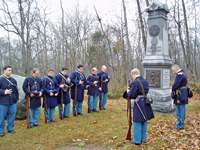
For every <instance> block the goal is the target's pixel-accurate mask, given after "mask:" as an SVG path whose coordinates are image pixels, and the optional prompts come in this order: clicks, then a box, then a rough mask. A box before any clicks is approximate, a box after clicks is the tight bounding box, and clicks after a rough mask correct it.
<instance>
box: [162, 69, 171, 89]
mask: <svg viewBox="0 0 200 150" xmlns="http://www.w3.org/2000/svg"><path fill="white" fill-rule="evenodd" d="M169 87H170V69H163V88H164V89H167V88H169Z"/></svg>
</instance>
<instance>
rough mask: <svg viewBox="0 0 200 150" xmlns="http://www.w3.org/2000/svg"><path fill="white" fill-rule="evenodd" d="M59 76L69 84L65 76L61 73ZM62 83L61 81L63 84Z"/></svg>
mask: <svg viewBox="0 0 200 150" xmlns="http://www.w3.org/2000/svg"><path fill="white" fill-rule="evenodd" d="M59 75H60V76H61V77H62V81H63V80H65V81H66V83H68V82H67V79H66V78H65V76H63V75H62V74H61V73H59ZM62 81H61V82H62Z"/></svg>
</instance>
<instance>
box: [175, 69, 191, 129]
mask: <svg viewBox="0 0 200 150" xmlns="http://www.w3.org/2000/svg"><path fill="white" fill-rule="evenodd" d="M172 72H173V73H174V74H175V75H176V78H175V81H174V84H173V86H172V94H171V96H172V98H173V99H174V104H175V105H176V117H177V120H178V122H177V125H176V127H175V128H173V130H174V129H183V127H184V124H185V115H186V110H185V105H186V104H188V95H187V89H186V84H187V74H186V73H185V72H184V71H183V70H182V69H181V68H180V67H179V66H178V65H173V66H172Z"/></svg>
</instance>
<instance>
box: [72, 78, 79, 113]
mask: <svg viewBox="0 0 200 150" xmlns="http://www.w3.org/2000/svg"><path fill="white" fill-rule="evenodd" d="M76 80H77V77H76ZM77 86H78V85H75V98H74V106H73V107H74V116H77V112H76V101H77Z"/></svg>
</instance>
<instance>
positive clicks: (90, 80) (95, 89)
mask: <svg viewBox="0 0 200 150" xmlns="http://www.w3.org/2000/svg"><path fill="white" fill-rule="evenodd" d="M94 81H99V76H97V75H96V76H95V75H93V74H91V75H89V76H88V78H87V83H88V84H89V85H90V86H91V90H90V95H91V96H95V92H97V96H99V94H100V92H99V82H98V83H97V84H96V85H95V84H94ZM87 94H88V95H89V90H88V93H87Z"/></svg>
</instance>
